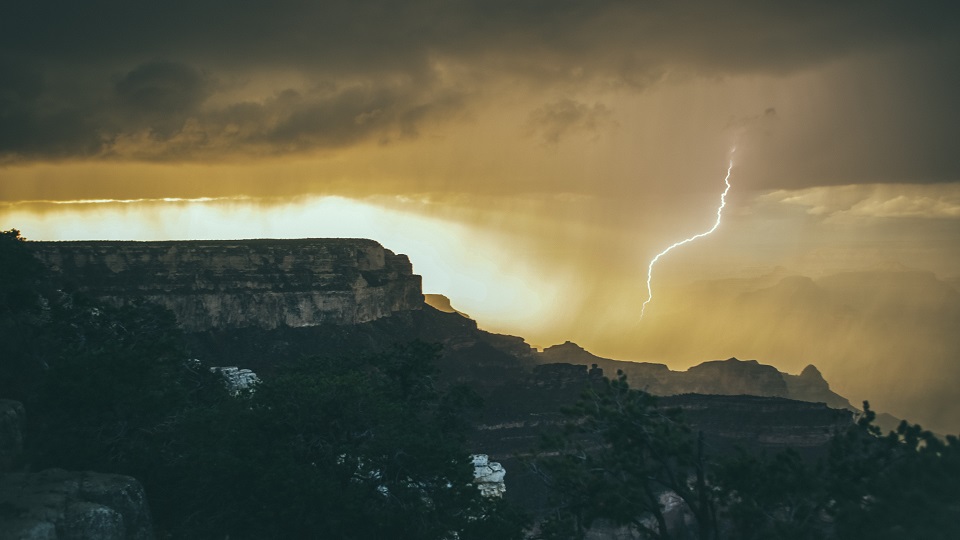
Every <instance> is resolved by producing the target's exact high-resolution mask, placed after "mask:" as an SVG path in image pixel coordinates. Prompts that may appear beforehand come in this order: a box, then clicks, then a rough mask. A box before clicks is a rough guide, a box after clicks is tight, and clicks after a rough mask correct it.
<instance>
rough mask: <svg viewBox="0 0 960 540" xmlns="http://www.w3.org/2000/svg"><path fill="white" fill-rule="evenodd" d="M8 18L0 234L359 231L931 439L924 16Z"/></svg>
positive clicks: (953, 202) (565, 331)
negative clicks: (799, 385) (823, 380)
mask: <svg viewBox="0 0 960 540" xmlns="http://www.w3.org/2000/svg"><path fill="white" fill-rule="evenodd" d="M8 4H9V5H7V6H5V10H4V16H3V17H2V18H0V228H3V229H8V228H11V227H16V228H19V229H21V230H22V231H23V233H24V235H25V236H27V237H28V238H31V239H38V240H40V239H80V238H118V239H119V238H135V239H181V238H236V237H297V236H310V237H322V236H365V237H372V238H374V239H376V240H379V241H380V242H381V243H383V244H384V245H385V246H387V247H388V248H390V249H393V250H394V251H398V252H404V253H408V254H409V255H410V256H411V258H412V260H413V263H414V267H415V270H416V271H417V272H418V273H421V274H423V276H424V283H425V287H426V288H427V289H428V291H427V292H439V293H443V294H446V295H447V296H449V297H451V299H452V300H453V303H454V305H455V306H456V307H457V308H458V309H461V310H462V311H465V312H467V313H470V314H471V315H472V316H474V317H475V318H477V319H478V320H479V321H480V323H481V326H483V327H486V328H489V329H492V330H496V331H500V332H508V333H513V334H519V335H523V336H525V337H527V338H528V340H529V341H530V342H532V343H534V344H535V345H539V346H546V345H550V344H553V343H556V342H559V341H563V340H566V339H571V340H574V341H577V342H578V343H581V344H582V345H584V346H586V347H587V348H588V349H590V350H593V351H594V352H597V353H598V354H603V355H607V356H613V357H618V358H628V359H638V360H654V361H663V362H667V363H669V364H670V365H672V366H674V367H677V368H682V367H686V366H688V365H691V364H694V363H697V362H700V361H703V360H707V359H712V358H725V357H728V356H738V357H741V358H750V357H756V358H758V359H760V360H761V361H764V362H767V363H771V364H774V365H777V366H778V367H780V368H781V369H786V370H790V371H794V372H796V371H798V370H799V369H801V368H802V367H803V366H804V365H805V364H807V363H815V364H817V365H818V366H820V367H821V369H822V371H823V372H824V374H825V375H826V376H827V378H828V379H829V380H830V381H831V382H832V383H833V384H834V386H835V387H836V388H837V389H838V390H840V391H842V392H845V393H846V395H848V396H849V397H851V398H852V399H854V400H857V399H864V398H869V399H871V400H873V401H874V402H875V403H879V404H881V406H883V405H885V406H886V407H887V409H888V410H890V411H891V412H894V413H895V414H901V415H907V416H918V417H919V418H918V420H926V421H927V422H928V423H931V422H932V423H934V424H936V425H937V426H939V427H940V428H941V429H950V430H953V431H960V406H957V405H951V404H949V403H948V401H949V402H952V397H949V398H948V395H949V392H948V390H947V389H946V388H945V387H944V388H940V387H937V382H938V381H943V380H945V379H946V380H948V381H960V365H958V364H960V343H958V341H960V339H958V338H957V337H956V336H955V335H954V334H955V332H954V331H953V330H952V328H950V327H944V328H945V329H944V330H943V331H939V330H938V331H936V332H934V331H933V330H930V329H931V328H940V326H942V324H940V323H942V322H943V321H944V320H948V321H952V320H955V319H951V317H956V313H957V310H958V309H960V308H958V305H957V302H956V299H955V296H951V295H953V294H955V293H956V292H957V287H958V286H960V248H958V246H960V158H958V150H960V148H958V141H960V100H958V99H957V98H956V96H958V95H960V70H958V69H957V66H960V8H958V7H956V4H955V3H953V2H922V1H921V2H911V3H906V2H894V1H850V2H836V1H808V2H797V3H790V4H788V3H775V2H759V1H739V2H722V3H720V2H707V1H702V0H701V1H672V2H659V1H627V0H622V1H593V2H580V1H567V0H551V1H530V2H516V1H509V2H508V1H499V0H487V1H483V2H480V1H468V0H463V1H442V2H441V1H432V0H409V1H406V2H358V1H349V2H346V1H344V2H336V1H326V2H294V1H289V0H280V1H274V2H269V3H267V2H236V1H233V2H224V1H219V0H216V1H206V2H196V1H191V2H177V1H171V2H155V3H148V4H143V3H138V2H129V1H126V2H119V1H118V2H105V1H104V2H96V1H94V2H64V1H61V2H42V1H31V2H27V1H20V0H14V1H13V2H10V3H8ZM733 147H736V149H737V150H736V153H735V154H733V156H734V157H733V159H734V168H733V171H732V175H731V184H732V188H731V192H730V195H729V198H728V205H727V207H726V208H725V210H724V212H725V213H724V221H723V222H722V224H721V226H720V227H719V228H718V229H717V231H716V233H715V234H714V235H711V236H710V237H705V238H703V239H701V240H698V241H697V242H696V243H692V244H690V245H688V246H684V247H683V248H682V249H678V250H676V251H674V252H671V254H670V255H669V256H668V257H666V258H664V260H663V262H662V263H660V266H658V267H657V273H656V274H655V276H654V278H655V279H654V282H653V283H654V290H655V291H663V292H662V293H661V294H662V295H663V296H661V297H656V294H655V298H654V300H653V301H652V302H651V304H650V306H649V308H648V315H647V317H646V318H644V320H643V322H641V321H639V309H638V308H639V305H640V303H642V302H643V300H644V299H645V298H646V287H645V283H644V282H645V278H646V266H647V262H648V261H649V260H650V258H651V257H652V256H654V255H655V254H656V253H658V252H659V251H660V250H662V249H663V248H664V247H666V246H668V245H670V244H671V243H673V242H676V241H677V240H680V239H683V238H686V237H688V236H690V235H693V234H697V233H699V232H702V231H704V230H706V229H708V228H709V227H710V226H711V225H712V223H713V220H714V219H715V215H716V214H715V212H716V207H717V204H718V202H719V194H720V192H721V191H722V189H723V187H724V186H723V177H724V174H725V172H726V168H727V165H728V161H729V159H730V158H731V150H732V148H733ZM844 272H845V273H846V274H843V275H842V276H841V277H840V278H837V277H836V275H837V274H838V273H844ZM850 272H860V273H861V274H850ZM864 272H867V273H868V274H869V275H868V274H864ZM880 274H882V275H883V276H886V277H885V278H883V279H880V278H876V276H877V275H880ZM893 274H896V275H893ZM851 275H855V276H859V277H858V278H856V279H853V280H852V281H851V280H850V279H847V278H850V276H851ZM791 276H793V277H796V276H803V277H805V278H810V279H811V280H812V281H811V283H812V285H813V288H812V289H811V288H809V284H800V283H799V282H795V281H790V280H789V279H788V280H787V282H786V283H781V282H780V281H778V280H780V279H782V278H784V277H788V278H789V277H791ZM844 276H846V277H844ZM870 276H873V277H870ZM891 276H893V277H891ZM874 278H876V279H874ZM831 280H832V281H831ZM871 280H872V281H871ZM864 283H866V284H867V285H864ZM778 285H779V286H781V287H780V288H777V286H778ZM941 286H944V287H947V289H938V287H941ZM791 287H793V289H791ZM864 287H866V290H868V291H873V292H872V293H863V294H866V295H867V297H869V298H872V299H873V300H871V301H869V302H867V301H865V300H863V298H865V297H864V296H863V295H860V296H857V295H856V294H854V293H853V292H850V291H853V290H857V291H860V290H861V289H863V288H864ZM923 287H927V288H928V289H930V290H939V291H940V293H938V294H934V293H930V294H926V293H924V294H917V291H919V290H921V289H922V290H924V291H927V289H923ZM784 288H786V291H785V290H783V289H784ZM790 291H793V292H792V293H791V292H790ZM798 291H800V292H798ZM951 291H952V292H951ZM928 292H929V291H928ZM791 294H792V295H793V296H791ZM858 294H859V293H858ZM744 295H747V297H746V298H747V299H746V300H745V299H744V298H745V297H744ZM750 295H753V296H750ZM758 295H759V296H763V298H762V299H759V298H758ZM797 295H799V297H798V296H797ZM880 297H882V298H884V299H887V300H884V302H886V303H883V306H880V305H879V303H878V301H876V298H880ZM919 297H922V298H923V299H924V303H922V305H920V304H917V305H916V306H914V304H916V303H917V302H918V300H916V299H917V298H919ZM778 299H779V300H778ZM778 302H781V303H782V304H778ZM910 302H913V304H911V303H910ZM880 303H882V302H880ZM908 304H909V305H908ZM731 306H736V307H735V308H734V307H731ZM910 306H913V307H910ZM908 307H910V309H907V308H908ZM914 308H916V309H914ZM844 309H852V310H854V314H853V315H850V317H853V318H852V319H843V320H844V321H847V323H844V324H848V326H844V325H829V326H826V327H824V326H822V325H821V326H818V325H817V324H813V323H812V322H811V321H821V320H824V316H823V314H824V313H833V314H836V313H840V312H843V313H846V315H843V317H847V315H849V313H847V312H844V311H843V310H844ZM778 310H779V311H778ZM837 310H839V311H837ZM885 310H886V311H885ZM911 310H913V311H911ZM798 313H799V314H800V315H798ZM796 317H801V319H802V320H799V319H797V318H796ZM804 317H805V318H804ZM891 317H892V318H891ZM898 317H899V318H898ZM718 318H720V319H725V320H736V321H737V322H738V323H737V325H736V328H728V327H726V326H724V327H722V328H721V327H718V326H717V325H716V324H713V323H711V321H715V320H716V319H718ZM827 319H829V317H827ZM771 321H774V322H776V323H777V324H775V325H774V326H772V327H771ZM850 321H854V322H850ZM937 321H939V322H937ZM849 325H853V326H849ZM721 326H722V325H721ZM840 328H842V329H843V333H839V330H838V329H840ZM891 328H893V329H902V332H901V333H897V332H891ZM930 332H933V333H932V334H931V333H930ZM938 332H939V333H938ZM692 343H696V344H697V346H695V347H694V346H692V345H691V344H692ZM905 355H906V356H912V355H920V356H923V357H924V360H923V362H922V365H923V366H925V367H923V368H922V369H917V368H916V367H915V366H916V362H913V361H910V362H908V361H906V360H905V359H904V358H903V356H905ZM910 366H912V367H910ZM906 367H910V368H909V369H906ZM875 394H881V395H880V396H876V395H875Z"/></svg>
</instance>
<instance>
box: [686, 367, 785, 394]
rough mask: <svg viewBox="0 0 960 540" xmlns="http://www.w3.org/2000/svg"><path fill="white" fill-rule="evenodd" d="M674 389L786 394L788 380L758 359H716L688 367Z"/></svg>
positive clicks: (698, 392) (693, 391)
mask: <svg viewBox="0 0 960 540" xmlns="http://www.w3.org/2000/svg"><path fill="white" fill-rule="evenodd" d="M678 382H679V384H678V388H677V391H676V392H675V393H695V394H722V395H728V396H738V395H750V396H780V397H786V396H787V395H788V392H787V383H786V382H785V381H784V380H783V377H782V376H781V374H780V372H779V371H777V368H775V367H773V366H768V365H765V364H761V363H760V362H757V361H756V360H745V361H742V360H738V359H736V358H729V359H727V360H713V361H710V362H704V363H702V364H699V365H696V366H693V367H692V368H690V369H688V370H687V371H686V373H685V374H684V376H683V377H681V378H680V381H678Z"/></svg>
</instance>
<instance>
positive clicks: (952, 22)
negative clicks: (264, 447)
mask: <svg viewBox="0 0 960 540" xmlns="http://www.w3.org/2000/svg"><path fill="white" fill-rule="evenodd" d="M13 4H14V5H12V6H7V7H5V12H4V16H3V17H2V18H0V60H2V61H3V65H2V66H0V69H2V72H0V80H2V82H0V118H2V119H3V122H0V157H5V158H6V159H7V160H17V159H49V158H58V157H94V156H115V157H122V158H127V159H129V158H133V159H141V158H150V159H217V158H223V157H225V156H228V155H230V154H231V153H232V154H238V153H248V152H250V151H251V150H255V151H259V152H268V153H282V152H300V151H311V150H322V149H325V148H337V147H343V146H346V145H350V144H356V143H358V142H362V141H368V140H374V141H389V140H393V139H394V138H397V137H412V136H415V135H416V134H418V133H420V132H421V131H422V130H423V127H424V126H425V125H427V124H429V123H431V122H437V121H441V120H443V119H447V118H449V117H451V116H452V115H455V114H456V113H457V111H459V110H462V108H463V107H466V106H468V105H469V104H470V103H471V98H475V99H479V98H480V97H482V96H483V95H484V90H485V89H486V88H487V87H488V86H487V85H488V83H489V82H491V81H495V80H502V79H509V80H515V81H520V82H522V83H523V84H526V85H528V87H532V88H538V87H543V88H547V87H551V86H554V85H558V86H557V87H559V88H568V89H572V90H577V89H586V88H592V87H593V88H596V87H602V88H624V89H637V90H643V89H644V88H646V87H648V86H649V85H651V84H654V83H656V82H657V81H659V80H660V79H661V78H662V76H663V74H664V73H666V72H668V71H670V70H672V69H681V70H686V71H688V72H692V73H697V74H702V75H706V76H710V77H723V76H726V75H743V74H767V75H780V74H784V73H792V72H796V71H797V70H802V69H806V68H810V67H813V66H821V65H828V64H829V63H830V62H832V61H835V60H838V59H843V58H850V57H853V56H857V55H866V56H870V55H882V54H886V52H888V51H900V50H911V51H913V52H912V53H911V55H910V58H911V59H912V58H925V59H927V61H926V63H925V64H924V65H923V66H921V67H920V68H919V69H917V68H911V67H909V66H907V67H905V68H903V69H904V71H901V72H895V73H891V74H889V76H888V80H889V81H892V83H893V86H894V87H895V88H894V87H890V88H881V89H879V90H878V92H879V93H881V94H884V95H886V96H888V97H890V99H891V100H892V99H893V98H894V97H896V98H897V102H896V103H895V104H893V105H894V106H895V107H896V108H897V109H898V110H906V111H915V112H916V115H915V118H916V121H915V125H916V127H917V128H920V129H926V130H928V131H929V132H930V133H933V134H936V135H937V136H942V139H941V140H946V139H948V138H950V137H952V138H953V140H956V139H957V136H958V135H960V133H958V129H960V128H958V127H957V126H956V125H955V124H956V122H955V121H954V120H951V119H949V118H948V117H947V115H942V114H941V115H937V114H935V113H934V112H933V111H935V110H936V109H937V107H947V110H948V112H949V113H950V114H952V113H953V112H954V110H955V105H954V103H955V101H956V100H955V98H954V96H955V95H957V93H958V92H960V83H958V82H957V80H956V76H952V77H950V76H945V75H944V74H943V72H942V71H939V70H941V69H944V68H945V67H950V66H953V67H954V68H955V66H956V64H957V61H958V58H960V54H958V51H960V46H958V37H957V36H958V35H960V32H958V30H960V17H958V16H957V15H958V8H957V7H955V4H954V3H952V2H920V3H913V4H910V5H909V6H906V5H905V4H903V3H900V2H893V1H879V2H878V1H867V0H858V1H852V2H835V1H827V0H816V1H810V2H796V3H780V2H762V1H759V0H743V1H740V2H736V3H734V4H731V3H717V2H708V1H705V0H703V1H680V2H665V3H662V2H633V1H624V0H607V1H599V2H577V1H572V0H559V1H557V0H536V1H532V2H522V3H521V2H515V1H512V0H485V1H480V0H461V1H454V2H449V1H440V0H411V1H406V2H393V1H386V0H380V1H364V2H357V1H346V0H340V1H327V2H301V1H294V0H279V1H277V2H270V3H261V2H235V1H231V2H227V1H225V0H211V1H205V2H194V1H189V2H188V1H183V0H179V1H171V2H156V3H140V2H129V1H123V2H121V1H92V2H83V3H78V2H66V1H60V2H25V1H19V0H17V1H15V2H14V3H13ZM158 59H163V60H158ZM13 65H16V66H20V67H18V68H16V69H14V68H11V67H3V66H13ZM900 67H903V66H900ZM900 67H898V69H899V68H900ZM911 70H912V71H911ZM952 71H956V70H955V69H953V70H952ZM270 73H292V74H295V75H296V76H298V77H299V79H300V80H301V81H302V84H301V85H300V86H296V87H293V86H290V85H286V86H285V85H284V83H280V82H278V83H277V86H276V87H274V88H272V93H270V94H268V95H264V94H263V93H262V92H261V94H260V95H258V96H253V97H244V96H241V95H239V94H238V92H234V91H235V90H236V87H237V86H242V84H240V83H238V82H237V81H250V80H252V79H256V78H258V77H260V78H263V77H269V75H268V74H270ZM451 73H455V74H456V75H455V76H451V75H450V74H451ZM914 75H916V76H917V77H918V78H919V79H918V80H921V81H927V82H929V84H931V85H939V86H935V88H934V89H933V90H930V88H929V87H926V86H921V85H919V84H917V85H914V86H911V83H910V81H909V80H907V78H908V77H910V76H914ZM451 77H452V78H451ZM287 89H290V90H292V91H293V92H285V90H287ZM231 92H233V93H231ZM487 98H488V99H490V98H489V96H487ZM568 105H569V104H568ZM549 107H551V106H547V107H546V108H545V109H543V110H542V111H540V112H538V113H534V116H535V117H536V118H533V119H532V122H533V123H534V124H537V125H538V126H539V127H538V128H537V129H538V130H539V132H540V133H541V135H542V136H543V137H544V138H545V140H547V141H559V140H560V139H561V138H562V137H564V136H565V134H566V133H567V132H568V130H569V129H573V126H577V125H579V126H581V127H584V126H586V127H587V128H588V129H590V128H589V126H590V122H592V121H595V120H596V119H598V118H599V116H602V114H601V113H602V111H597V110H594V111H592V112H585V111H582V110H580V109H578V108H577V107H576V106H574V107H568V109H566V110H563V106H560V108H559V109H557V108H556V107H557V104H556V103H555V104H554V105H552V107H554V109H550V110H548V109H549ZM867 114H872V113H867ZM537 115H539V116H537ZM571 115H572V116H571ZM598 115H599V116H598ZM888 116H889V115H888ZM572 117H576V118H572ZM591 118H593V120H591ZM852 118H853V119H854V120H855V121H861V120H863V118H862V117H861V116H858V113H856V111H854V113H852ZM905 121H907V122H908V123H909V122H910V121H909V120H905ZM163 143H166V146H164V144H163ZM945 146H947V143H937V142H934V143H932V144H929V145H928V146H927V149H926V150H924V151H923V152H922V154H923V158H924V159H923V160H922V162H923V163H927V164H929V166H928V168H929V169H930V172H929V173H928V174H926V176H927V177H930V178H941V177H951V178H956V177H957V176H958V171H957V165H956V161H955V160H954V159H953V156H952V149H950V148H945ZM906 161H910V160H905V162H906ZM913 161H921V160H919V159H917V160H913ZM888 169H889V168H888ZM818 174H819V176H821V177H823V176H824V173H818ZM838 176H839V175H838ZM899 176H903V174H900V175H899ZM921 176H923V175H921Z"/></svg>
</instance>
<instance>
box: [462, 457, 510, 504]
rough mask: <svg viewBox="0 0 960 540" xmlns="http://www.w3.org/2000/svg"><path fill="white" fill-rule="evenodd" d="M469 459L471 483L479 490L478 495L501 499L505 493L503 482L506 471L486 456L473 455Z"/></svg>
mask: <svg viewBox="0 0 960 540" xmlns="http://www.w3.org/2000/svg"><path fill="white" fill-rule="evenodd" d="M470 459H471V460H473V483H475V484H476V485H477V488H479V489H480V494H481V495H483V496H484V497H503V494H504V493H506V492H507V486H506V484H504V482H503V479H504V477H505V476H506V475H507V471H506V469H504V468H503V465H501V464H499V463H497V462H496V461H490V457H489V456H487V455H486V454H473V455H472V456H470Z"/></svg>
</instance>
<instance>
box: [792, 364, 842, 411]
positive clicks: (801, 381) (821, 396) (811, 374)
mask: <svg viewBox="0 0 960 540" xmlns="http://www.w3.org/2000/svg"><path fill="white" fill-rule="evenodd" d="M783 379H784V381H785V382H786V383H787V392H788V395H789V397H790V398H791V399H799V400H801V401H811V402H814V403H826V404H827V405H829V406H830V407H833V408H834V409H850V410H856V409H855V408H854V407H853V405H851V404H850V401H849V400H847V398H845V397H843V396H841V395H839V394H837V393H835V392H834V391H833V390H830V385H829V384H828V383H827V381H826V379H824V378H823V375H822V374H821V373H820V370H819V369H817V366H814V365H813V364H810V365H809V366H807V367H805V368H803V371H801V372H800V374H799V375H790V374H789V373H783Z"/></svg>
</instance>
